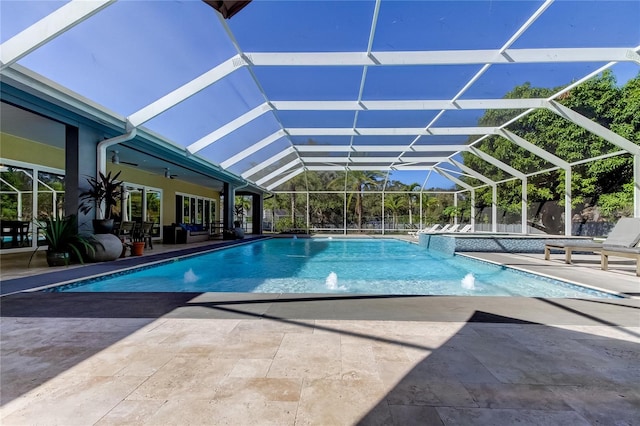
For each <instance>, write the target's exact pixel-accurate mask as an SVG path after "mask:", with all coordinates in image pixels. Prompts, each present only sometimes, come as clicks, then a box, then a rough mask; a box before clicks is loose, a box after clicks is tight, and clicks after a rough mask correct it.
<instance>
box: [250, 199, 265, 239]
mask: <svg viewBox="0 0 640 426" xmlns="http://www.w3.org/2000/svg"><path fill="white" fill-rule="evenodd" d="M263 200H264V196H263V194H253V195H252V196H251V207H252V209H253V210H252V215H251V220H252V221H253V229H252V231H251V232H252V233H253V234H256V235H260V234H262V231H263V229H262V214H263V210H264V202H263Z"/></svg>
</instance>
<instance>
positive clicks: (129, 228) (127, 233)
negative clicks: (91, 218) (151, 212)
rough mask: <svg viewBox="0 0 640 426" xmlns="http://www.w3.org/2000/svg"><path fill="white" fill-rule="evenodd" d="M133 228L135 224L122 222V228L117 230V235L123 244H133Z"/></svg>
mask: <svg viewBox="0 0 640 426" xmlns="http://www.w3.org/2000/svg"><path fill="white" fill-rule="evenodd" d="M133 227H134V222H122V223H121V224H120V227H119V228H118V230H117V233H116V235H117V236H118V237H119V238H120V240H122V241H123V242H125V243H126V242H127V241H128V242H129V243H131V242H133Z"/></svg>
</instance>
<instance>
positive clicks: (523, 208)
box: [469, 146, 528, 234]
mask: <svg viewBox="0 0 640 426" xmlns="http://www.w3.org/2000/svg"><path fill="white" fill-rule="evenodd" d="M469 152H471V153H472V154H474V155H476V156H477V157H478V158H480V159H482V160H484V161H486V162H487V163H489V164H492V165H494V166H495V167H497V168H499V169H502V170H504V171H505V172H507V173H509V174H510V175H512V176H515V177H516V178H518V179H520V181H521V183H522V186H521V196H520V203H521V204H520V220H521V227H520V232H521V233H522V234H526V233H527V229H528V228H527V220H528V212H527V199H528V195H527V176H526V175H525V174H524V173H522V172H521V171H519V170H516V169H514V168H513V167H511V166H510V165H508V164H506V163H503V162H502V161H500V160H498V159H497V158H495V157H493V156H492V155H489V154H487V153H486V152H484V151H480V149H478V148H476V147H475V146H472V147H470V148H469Z"/></svg>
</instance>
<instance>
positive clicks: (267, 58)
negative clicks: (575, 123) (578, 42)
mask: <svg viewBox="0 0 640 426" xmlns="http://www.w3.org/2000/svg"><path fill="white" fill-rule="evenodd" d="M500 50H501V49H497V50H489V49H486V50H433V51H386V52H373V51H372V52H246V53H245V55H246V58H247V60H248V61H249V63H250V65H252V66H385V65H403V66H406V65H473V64H483V65H485V64H516V63H548V62H553V63H566V62H609V61H618V62H635V61H636V59H635V54H636V52H635V49H634V48H633V47H632V46H628V47H603V48H601V47H585V48H545V49H506V50H504V51H502V52H501V51H500Z"/></svg>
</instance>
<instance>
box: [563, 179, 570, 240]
mask: <svg viewBox="0 0 640 426" xmlns="http://www.w3.org/2000/svg"><path fill="white" fill-rule="evenodd" d="M564 187H565V189H564V235H565V236H570V235H571V167H569V168H567V169H565V171H564Z"/></svg>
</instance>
